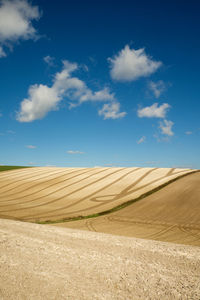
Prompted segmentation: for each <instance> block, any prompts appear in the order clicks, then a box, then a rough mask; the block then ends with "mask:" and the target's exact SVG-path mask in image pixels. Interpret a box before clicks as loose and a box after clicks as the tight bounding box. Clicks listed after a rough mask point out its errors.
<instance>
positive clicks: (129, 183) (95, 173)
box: [0, 167, 192, 227]
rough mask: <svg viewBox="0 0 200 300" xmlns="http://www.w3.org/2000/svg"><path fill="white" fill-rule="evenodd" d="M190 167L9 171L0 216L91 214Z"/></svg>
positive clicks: (1, 179)
mask: <svg viewBox="0 0 200 300" xmlns="http://www.w3.org/2000/svg"><path fill="white" fill-rule="evenodd" d="M189 172H192V170H188V169H167V168H51V167H43V168H42V167H41V168H27V169H19V170H13V171H11V170H10V171H7V172H6V171H5V172H1V173H0V218H6V219H15V220H23V221H28V222H39V221H47V220H50V221H54V220H62V219H66V218H70V217H77V216H80V215H81V216H87V215H90V214H95V213H99V212H102V211H106V210H109V209H112V208H113V207H116V206H118V205H120V204H123V203H125V202H127V201H129V200H133V199H135V198H137V197H139V196H141V195H143V194H144V193H147V192H149V191H151V190H152V189H155V188H156V187H158V186H160V185H162V184H164V183H166V182H168V181H170V180H172V179H174V178H177V177H179V176H181V175H184V174H187V173H189ZM147 220H148V218H147ZM161 225H162V224H161ZM118 226H119V225H117V227H118Z"/></svg>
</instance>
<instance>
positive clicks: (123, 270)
mask: <svg viewBox="0 0 200 300" xmlns="http://www.w3.org/2000/svg"><path fill="white" fill-rule="evenodd" d="M0 299H3V300H18V299H19V300H25V299H26V300H27V299H28V300H29V299H30V300H32V299H34V300H35V299H37V300H40V299H45V300H46V299H48V300H53V299H56V300H59V299H65V300H67V299H75V300H84V299H87V300H90V299H91V300H95V299H108V300H111V299H115V300H117V299H122V300H124V299H126V300H129V299H130V300H133V299H134V300H137V299H142V300H144V299H159V300H160V299H162V300H164V299H170V300H171V299H193V300H195V299H197V300H199V299H200V248H199V247H193V246H185V245H177V244H172V243H164V242H157V241H151V240H142V239H136V238H128V237H122V236H114V235H109V234H103V233H95V232H87V231H81V230H75V229H67V228H57V227H53V226H46V225H45V226H44V225H38V224H31V223H23V222H16V221H11V220H0Z"/></svg>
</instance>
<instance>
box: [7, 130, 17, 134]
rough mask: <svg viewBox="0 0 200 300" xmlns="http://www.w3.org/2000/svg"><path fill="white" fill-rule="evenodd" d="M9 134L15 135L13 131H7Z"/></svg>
mask: <svg viewBox="0 0 200 300" xmlns="http://www.w3.org/2000/svg"><path fill="white" fill-rule="evenodd" d="M7 133H9V134H15V131H13V130H7Z"/></svg>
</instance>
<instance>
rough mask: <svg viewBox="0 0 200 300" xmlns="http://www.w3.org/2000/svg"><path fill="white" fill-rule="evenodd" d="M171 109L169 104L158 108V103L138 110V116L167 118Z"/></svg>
mask: <svg viewBox="0 0 200 300" xmlns="http://www.w3.org/2000/svg"><path fill="white" fill-rule="evenodd" d="M169 108H170V105H169V104H168V103H163V104H162V105H160V106H158V103H154V104H152V105H151V106H146V107H144V108H141V109H138V111H137V114H138V117H139V118H144V117H146V118H165V116H166V113H167V111H168V110H169Z"/></svg>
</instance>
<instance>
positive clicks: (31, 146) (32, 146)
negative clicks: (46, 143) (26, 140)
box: [26, 145, 37, 149]
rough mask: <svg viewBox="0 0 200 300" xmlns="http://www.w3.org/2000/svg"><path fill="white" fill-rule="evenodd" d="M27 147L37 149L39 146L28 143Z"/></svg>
mask: <svg viewBox="0 0 200 300" xmlns="http://www.w3.org/2000/svg"><path fill="white" fill-rule="evenodd" d="M26 148H28V149H36V148H37V147H36V146H34V145H26Z"/></svg>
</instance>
